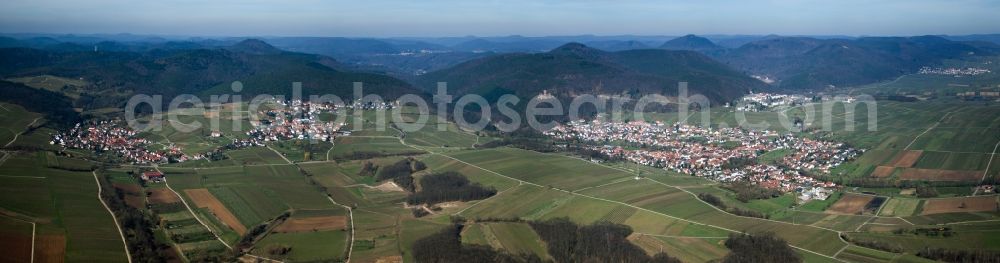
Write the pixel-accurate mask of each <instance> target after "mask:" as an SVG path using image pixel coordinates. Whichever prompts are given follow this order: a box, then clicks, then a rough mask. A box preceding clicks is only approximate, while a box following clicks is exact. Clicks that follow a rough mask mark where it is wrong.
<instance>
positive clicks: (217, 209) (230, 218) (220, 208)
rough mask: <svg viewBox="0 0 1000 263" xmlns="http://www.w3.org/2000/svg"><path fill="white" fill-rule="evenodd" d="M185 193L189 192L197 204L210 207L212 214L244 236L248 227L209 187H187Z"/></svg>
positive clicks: (189, 195)
mask: <svg viewBox="0 0 1000 263" xmlns="http://www.w3.org/2000/svg"><path fill="white" fill-rule="evenodd" d="M184 193H185V194H187V195H188V197H189V198H191V200H192V201H194V204H195V205H196V206H198V207H201V208H208V210H209V211H212V214H214V215H215V217H216V218H219V221H222V223H223V224H226V225H228V226H229V227H230V228H232V229H233V230H234V231H236V233H237V234H240V235H241V236H242V235H243V234H245V233H246V232H247V228H246V227H245V226H243V224H241V223H240V220H239V219H237V218H236V215H233V213H232V212H230V211H229V209H228V208H226V206H225V205H223V204H222V202H221V201H219V199H217V198H215V196H214V195H212V193H211V192H209V191H208V189H205V188H199V189H186V190H184Z"/></svg>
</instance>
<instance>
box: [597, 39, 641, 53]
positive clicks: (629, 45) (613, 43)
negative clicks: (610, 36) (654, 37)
mask: <svg viewBox="0 0 1000 263" xmlns="http://www.w3.org/2000/svg"><path fill="white" fill-rule="evenodd" d="M586 44H587V46H589V47H594V48H597V49H600V50H604V51H622V50H632V49H647V48H649V45H646V44H644V43H642V42H639V41H635V40H602V41H592V42H587V43H586Z"/></svg>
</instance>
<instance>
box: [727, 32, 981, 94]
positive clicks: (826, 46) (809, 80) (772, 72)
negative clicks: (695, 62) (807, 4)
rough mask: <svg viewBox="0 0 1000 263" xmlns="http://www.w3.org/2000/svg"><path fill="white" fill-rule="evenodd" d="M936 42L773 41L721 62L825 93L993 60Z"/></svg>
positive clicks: (752, 45) (737, 52) (785, 85)
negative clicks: (950, 64) (947, 64)
mask: <svg viewBox="0 0 1000 263" xmlns="http://www.w3.org/2000/svg"><path fill="white" fill-rule="evenodd" d="M992 53H993V52H991V51H990V50H988V49H983V48H977V47H976V46H974V45H970V44H969V43H964V42H956V41H950V40H947V39H944V38H941V37H936V36H919V37H864V38H857V39H826V40H821V39H814V38H804V37H769V38H766V39H764V40H759V41H755V42H751V43H747V44H745V45H743V46H741V47H739V48H737V49H735V50H732V51H730V52H727V53H726V54H725V55H723V56H721V57H720V58H719V59H721V60H722V61H724V62H725V63H727V64H729V65H732V66H733V67H735V68H738V69H740V70H743V71H746V72H748V73H750V74H755V75H766V76H769V77H772V78H776V79H777V80H778V81H779V85H780V87H781V88H822V87H828V86H829V85H833V86H848V85H857V84H865V83H872V82H877V81H882V80H889V79H892V78H895V77H898V76H900V75H903V74H908V73H913V72H915V71H917V70H918V69H920V67H923V66H934V65H938V64H940V63H941V61H942V60H944V59H961V58H964V57H969V56H978V55H987V54H992Z"/></svg>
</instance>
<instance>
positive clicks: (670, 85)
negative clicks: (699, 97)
mask: <svg viewBox="0 0 1000 263" xmlns="http://www.w3.org/2000/svg"><path fill="white" fill-rule="evenodd" d="M438 81H446V82H448V86H449V91H452V92H454V93H456V94H468V93H475V94H481V95H487V97H488V99H489V97H491V96H493V95H497V94H508V93H512V94H517V95H518V96H520V97H522V98H525V97H528V98H530V97H532V96H534V95H536V94H538V93H541V92H542V91H543V90H547V91H548V92H550V93H553V94H555V95H556V96H573V95H578V94H622V93H629V94H632V95H644V94H664V95H668V96H669V95H676V93H677V83H678V82H689V87H690V89H691V91H692V92H691V93H701V94H703V95H705V96H707V97H708V98H710V99H712V100H715V101H716V102H721V101H728V100H730V99H733V98H735V97H736V96H739V95H741V94H744V93H745V92H746V91H748V90H749V89H763V88H765V87H766V85H765V84H764V83H762V82H759V81H757V80H755V79H752V78H749V77H747V76H744V75H742V74H740V73H739V72H737V71H735V70H732V69H730V68H729V67H728V66H726V65H723V64H720V63H718V62H715V61H713V60H712V59H711V58H708V57H706V56H704V55H701V54H698V53H696V52H691V51H670V50H629V51H620V52H604V51H601V50H597V49H593V48H590V47H587V46H584V45H582V44H577V43H570V44H566V45H563V46H561V47H559V48H556V49H553V50H552V51H550V52H546V53H533V54H525V53H514V54H502V55H496V56H491V57H487V58H482V59H477V60H473V61H469V62H466V63H462V64H459V65H457V66H455V67H452V68H449V69H445V70H441V71H436V72H432V73H429V74H426V75H424V76H422V77H421V78H420V82H419V83H421V86H426V87H433V85H432V84H433V83H434V82H438Z"/></svg>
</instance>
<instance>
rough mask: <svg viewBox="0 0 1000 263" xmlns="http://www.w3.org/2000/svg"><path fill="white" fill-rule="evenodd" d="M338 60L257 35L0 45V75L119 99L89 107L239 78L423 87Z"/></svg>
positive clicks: (285, 91) (325, 90) (218, 88)
mask: <svg viewBox="0 0 1000 263" xmlns="http://www.w3.org/2000/svg"><path fill="white" fill-rule="evenodd" d="M344 68H345V67H344V66H342V65H341V64H340V63H339V62H337V61H336V60H334V59H332V58H330V57H326V56H321V55H312V54H303V53H294V52H287V51H282V50H279V49H277V48H274V47H273V46H271V45H268V44H267V43H264V42H262V41H259V40H245V41H242V42H240V43H237V44H235V45H231V46H225V47H221V48H197V49H184V50H162V49H156V50H151V51H146V52H117V51H73V52H56V51H48V50H40V49H30V48H3V49H0V76H2V77H3V78H11V77H20V76H37V75H45V74H47V75H54V76H60V77H67V78H74V79H83V80H86V81H87V82H89V83H91V84H92V87H89V89H91V90H114V91H116V92H117V94H120V95H121V97H118V98H107V97H104V98H93V99H94V100H95V101H96V102H95V103H96V104H97V105H91V107H94V108H98V107H119V106H122V105H124V98H125V97H127V96H129V95H131V94H151V95H152V94H159V95H164V97H166V98H170V97H172V96H176V95H180V94H194V95H209V94H220V93H233V91H232V90H230V87H229V84H230V83H231V82H232V81H241V82H242V83H243V87H244V88H243V90H242V91H241V92H240V94H242V95H244V96H245V97H247V98H250V97H252V96H254V95H258V94H273V95H290V94H291V86H292V82H302V86H303V94H304V95H309V94H336V95H338V96H341V97H342V98H345V99H346V98H350V97H351V96H352V93H353V82H363V83H364V85H365V86H364V90H365V93H367V94H378V95H381V96H384V97H387V98H395V97H398V96H400V95H402V94H408V93H416V94H420V93H421V91H420V90H418V89H415V88H413V87H412V86H411V85H410V84H408V83H406V82H404V81H402V80H399V79H396V78H392V77H389V76H385V75H379V74H373V73H363V72H353V71H349V70H346V69H344Z"/></svg>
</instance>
